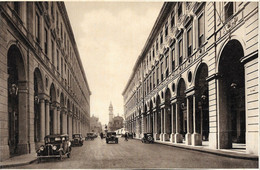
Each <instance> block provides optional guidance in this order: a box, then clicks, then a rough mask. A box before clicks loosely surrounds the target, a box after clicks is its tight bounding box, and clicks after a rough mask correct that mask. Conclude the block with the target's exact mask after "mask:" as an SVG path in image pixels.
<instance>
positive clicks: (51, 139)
mask: <svg viewBox="0 0 260 170" xmlns="http://www.w3.org/2000/svg"><path fill="white" fill-rule="evenodd" d="M45 142H46V143H57V142H61V138H60V137H53V138H46V139H45Z"/></svg>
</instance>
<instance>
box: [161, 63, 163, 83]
mask: <svg viewBox="0 0 260 170" xmlns="http://www.w3.org/2000/svg"><path fill="white" fill-rule="evenodd" d="M163 71H164V70H163V62H161V81H163Z"/></svg>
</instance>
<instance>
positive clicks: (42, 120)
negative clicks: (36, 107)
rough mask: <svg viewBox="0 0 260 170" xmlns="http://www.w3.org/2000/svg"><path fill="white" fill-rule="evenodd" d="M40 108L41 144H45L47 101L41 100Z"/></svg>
mask: <svg viewBox="0 0 260 170" xmlns="http://www.w3.org/2000/svg"><path fill="white" fill-rule="evenodd" d="M40 107H41V113H40V114H41V135H40V142H44V137H45V122H46V121H45V100H44V99H40Z"/></svg>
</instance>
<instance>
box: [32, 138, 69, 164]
mask: <svg viewBox="0 0 260 170" xmlns="http://www.w3.org/2000/svg"><path fill="white" fill-rule="evenodd" d="M36 152H37V159H38V162H41V159H43V158H51V157H56V158H59V159H60V160H62V157H63V156H65V155H66V156H67V157H68V158H69V157H70V153H71V142H70V140H69V136H68V135H67V134H63V135H60V134H57V135H47V136H45V138H44V145H41V146H40V148H39V149H38V150H37V151H36Z"/></svg>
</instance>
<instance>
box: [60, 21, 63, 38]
mask: <svg viewBox="0 0 260 170" xmlns="http://www.w3.org/2000/svg"><path fill="white" fill-rule="evenodd" d="M60 35H61V39H63V28H62V23H60Z"/></svg>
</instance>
